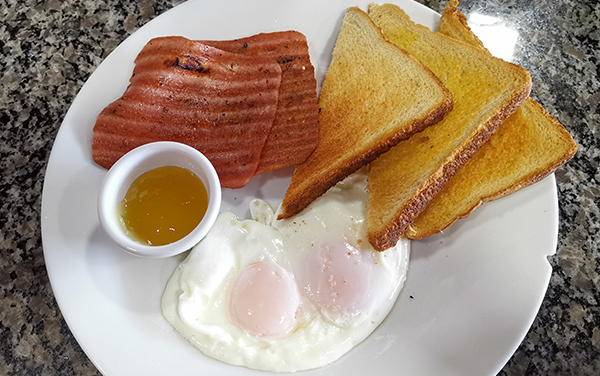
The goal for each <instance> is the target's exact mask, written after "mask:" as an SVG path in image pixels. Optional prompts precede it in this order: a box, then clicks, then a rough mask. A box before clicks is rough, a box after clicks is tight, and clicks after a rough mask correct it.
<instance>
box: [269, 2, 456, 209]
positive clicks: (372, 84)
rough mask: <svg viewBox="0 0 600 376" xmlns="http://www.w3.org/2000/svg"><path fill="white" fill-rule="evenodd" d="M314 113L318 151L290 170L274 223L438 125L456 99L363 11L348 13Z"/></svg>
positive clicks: (356, 9) (350, 10)
mask: <svg viewBox="0 0 600 376" xmlns="http://www.w3.org/2000/svg"><path fill="white" fill-rule="evenodd" d="M423 93H426V94H423ZM319 106H320V110H321V112H320V116H319V123H320V133H319V145H318V146H317V149H316V150H315V152H314V153H313V154H312V155H311V156H310V157H309V158H308V159H307V160H306V162H304V163H302V164H300V165H298V166H297V168H296V170H295V171H294V175H293V176H292V182H291V184H290V186H289V188H288V190H287V192H286V194H285V197H284V199H283V202H282V208H281V214H280V215H279V216H278V219H284V218H289V217H291V216H293V215H295V214H297V213H299V212H300V211H302V210H303V209H304V208H305V207H307V206H308V205H309V204H310V203H311V202H312V201H314V200H315V199H316V198H318V197H319V196H321V195H322V194H323V193H325V192H326V191H327V190H328V189H329V188H330V187H332V186H334V185H335V184H336V183H337V182H339V181H340V180H342V179H343V178H345V177H346V176H348V175H350V174H351V173H353V172H354V171H356V170H358V169H359V168H361V167H362V166H364V165H366V164H368V163H369V162H371V161H373V160H375V159H376V158H377V157H378V156H379V155H381V154H382V153H384V152H386V151H387V150H389V149H390V148H391V147H392V146H394V145H396V144H397V143H398V142H400V141H402V140H405V139H408V138H409V137H411V136H412V135H413V134H415V133H417V132H420V131H422V130H423V129H425V128H426V127H428V126H430V125H432V124H435V123H437V122H439V121H440V120H441V119H442V118H443V117H444V116H445V115H446V114H447V113H448V112H449V111H450V110H451V109H452V107H453V100H452V96H451V94H450V92H449V91H448V90H447V89H446V88H445V87H444V86H443V85H442V84H441V82H440V80H439V79H438V78H437V77H436V76H435V75H434V74H433V73H432V72H431V71H430V70H429V69H428V68H426V67H425V66H424V65H423V64H422V63H421V62H419V61H418V60H416V59H415V58H414V57H412V56H411V55H410V54H408V53H407V52H406V51H404V50H402V49H401V48H400V47H398V46H396V45H394V44H393V43H390V42H389V41H388V40H387V39H386V38H385V36H384V35H383V33H382V32H381V30H380V29H379V28H378V27H377V26H376V25H375V24H374V23H373V21H372V20H371V19H370V18H369V16H368V15H367V14H366V13H365V12H363V11H362V10H360V9H358V8H349V9H348V10H347V12H346V16H345V17H344V21H343V23H342V27H341V29H340V33H339V35H338V40H337V42H336V46H335V48H334V52H333V59H332V63H331V65H330V67H329V70H328V72H327V75H326V77H325V81H324V83H323V89H322V91H321V94H320V96H319Z"/></svg>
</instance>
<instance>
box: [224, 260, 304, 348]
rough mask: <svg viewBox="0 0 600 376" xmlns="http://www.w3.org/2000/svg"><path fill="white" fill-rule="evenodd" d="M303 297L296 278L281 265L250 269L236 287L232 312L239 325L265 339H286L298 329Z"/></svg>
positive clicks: (241, 273)
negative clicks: (286, 336) (297, 324)
mask: <svg viewBox="0 0 600 376" xmlns="http://www.w3.org/2000/svg"><path fill="white" fill-rule="evenodd" d="M299 305H300V293H299V291H298V287H297V285H296V281H295V279H294V276H293V274H291V273H289V272H288V271H286V270H285V269H283V268H282V267H281V266H279V265H276V264H275V265H272V264H267V263H265V262H256V263H254V264H250V265H248V266H246V267H245V268H244V269H243V270H242V271H241V272H240V274H239V276H238V277H237V279H236V281H235V283H234V284H233V287H232V291H231V294H230V296H229V311H230V314H231V316H232V318H233V321H234V322H235V324H236V325H237V326H238V327H239V328H241V329H242V330H245V331H247V332H248V333H250V334H252V335H254V336H258V337H262V336H266V337H276V338H278V337H282V336H283V335H285V334H287V333H288V332H289V331H290V330H292V329H293V328H294V327H295V325H296V311H297V310H298V307H299Z"/></svg>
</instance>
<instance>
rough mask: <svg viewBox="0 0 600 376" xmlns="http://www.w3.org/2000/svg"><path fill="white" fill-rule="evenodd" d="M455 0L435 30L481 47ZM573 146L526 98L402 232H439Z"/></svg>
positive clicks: (535, 176) (547, 167)
mask: <svg viewBox="0 0 600 376" xmlns="http://www.w3.org/2000/svg"><path fill="white" fill-rule="evenodd" d="M457 4H458V1H457V0H450V1H449V2H448V5H447V6H446V8H445V9H444V14H443V15H442V18H441V20H440V24H439V26H438V31H439V32H440V33H443V34H445V35H448V36H451V37H452V38H455V39H458V40H462V41H464V42H465V43H469V44H472V45H475V46H478V47H480V48H481V49H482V50H485V48H484V47H483V44H482V43H481V41H480V40H479V39H478V38H477V37H476V36H475V34H473V33H472V32H471V29H470V28H469V26H467V23H466V18H465V16H464V15H463V14H462V13H461V12H460V11H459V10H458V9H457V8H456V6H457ZM486 51H487V50H486ZM576 151H577V144H576V143H575V141H573V138H572V137H571V135H570V134H569V132H567V130H566V129H565V128H564V127H563V126H562V125H561V124H560V123H559V122H558V121H557V120H556V119H555V118H553V117H552V116H551V115H550V114H548V113H547V112H546V110H544V109H543V108H542V106H540V104H539V103H537V102H536V101H535V100H533V99H531V98H527V99H526V100H525V102H524V103H523V105H522V106H521V108H519V109H518V110H517V112H515V113H514V114H513V115H512V116H511V117H510V118H508V120H506V121H505V122H504V124H502V125H501V126H500V128H499V129H498V131H497V132H496V133H495V134H494V135H493V136H492V137H491V138H490V141H488V142H487V143H486V144H485V145H483V146H482V147H481V149H480V150H479V151H478V152H477V153H476V154H475V155H474V156H473V157H472V158H471V159H470V160H469V161H468V162H467V163H466V164H465V165H464V166H463V167H462V168H461V169H460V170H459V171H458V173H457V174H456V175H455V176H453V177H452V178H451V179H450V180H449V181H448V183H447V184H446V185H445V186H444V188H443V189H442V190H441V191H440V193H438V194H437V195H436V196H435V197H434V198H433V200H431V202H430V203H429V205H427V207H426V208H425V210H424V211H423V212H422V213H421V214H420V215H419V216H418V217H417V219H416V220H415V221H414V222H413V223H412V224H411V225H410V227H409V229H408V230H407V231H406V235H407V236H408V237H409V238H412V239H423V238H425V237H428V236H430V235H433V234H435V233H438V232H441V231H442V230H444V229H446V228H447V227H449V226H450V225H451V224H452V223H454V222H455V221H456V220H457V219H460V218H464V217H466V216H468V215H469V214H470V213H471V212H472V211H473V210H475V208H477V207H478V206H479V205H481V204H482V203H484V202H486V201H492V200H496V199H498V198H501V197H504V196H506V195H509V194H511V193H513V192H516V191H518V190H519V189H521V188H524V187H527V186H529V185H531V184H534V183H536V182H538V181H540V180H541V179H543V178H544V177H546V176H548V175H550V174H551V173H553V172H554V171H555V170H556V169H557V168H559V167H560V166H562V165H563V164H565V163H566V162H567V161H568V160H570V159H571V158H572V157H573V156H574V155H575V152H576Z"/></svg>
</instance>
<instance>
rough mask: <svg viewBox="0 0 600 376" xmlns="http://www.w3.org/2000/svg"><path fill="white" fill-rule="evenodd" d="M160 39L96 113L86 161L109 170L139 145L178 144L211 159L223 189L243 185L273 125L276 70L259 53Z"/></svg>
mask: <svg viewBox="0 0 600 376" xmlns="http://www.w3.org/2000/svg"><path fill="white" fill-rule="evenodd" d="M159 39H163V38H159ZM164 39H165V40H162V41H161V42H160V43H155V41H152V42H151V43H149V44H148V45H147V47H149V48H148V49H147V48H146V47H145V48H144V49H143V50H142V52H140V54H139V55H138V58H137V59H136V66H135V68H134V75H133V76H132V77H131V79H130V85H129V87H128V88H127V90H126V92H125V93H124V95H123V97H122V98H120V99H119V100H117V101H115V102H113V103H112V104H110V105H109V106H108V107H107V108H106V109H105V110H104V111H102V113H101V114H100V115H99V116H98V119H97V122H96V125H95V127H94V138H93V142H92V154H93V157H94V160H95V161H96V162H97V163H98V164H99V165H101V166H103V167H106V168H109V167H110V166H111V165H112V164H113V163H114V162H115V161H116V160H117V159H118V158H120V157H121V156H122V155H123V154H125V153H126V152H128V151H129V150H132V149H133V148H135V147H137V146H140V145H142V144H144V143H148V142H152V141H159V140H166V141H176V142H182V143H186V144H188V145H190V146H192V147H195V148H196V149H198V150H200V151H201V152H203V153H204V154H205V155H206V157H207V158H208V159H209V160H211V162H212V163H213V165H214V166H215V169H216V170H217V172H218V174H219V178H220V179H221V183H222V185H223V186H224V187H230V188H239V187H242V186H244V185H245V184H246V183H247V182H248V181H249V180H250V179H251V178H252V176H254V174H255V172H256V168H257V167H258V164H259V159H260V155H261V152H262V149H263V146H264V143H265V141H266V138H267V136H268V134H269V133H270V130H271V127H272V124H273V119H274V117H275V113H276V110H277V101H278V94H279V86H280V80H281V68H280V67H279V65H278V64H277V63H276V61H275V60H274V59H270V58H265V57H262V56H251V57H248V56H243V55H235V54H231V53H228V52H226V51H222V50H218V49H216V48H213V47H210V46H206V45H203V44H201V43H198V42H192V41H189V40H186V39H185V38H180V37H170V38H164ZM169 41H170V42H172V45H171V46H170V47H168V48H166V47H165V46H166V44H168V43H167V42H169ZM163 42H164V43H163ZM157 47H160V48H157ZM184 58H185V59H184ZM138 62H139V64H138ZM153 77H154V78H153Z"/></svg>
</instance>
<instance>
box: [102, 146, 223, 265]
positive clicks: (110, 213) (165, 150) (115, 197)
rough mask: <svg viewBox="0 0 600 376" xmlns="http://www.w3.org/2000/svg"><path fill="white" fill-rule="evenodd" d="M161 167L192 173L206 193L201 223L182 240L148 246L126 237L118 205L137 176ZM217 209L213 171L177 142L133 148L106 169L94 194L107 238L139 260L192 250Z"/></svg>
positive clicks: (199, 155)
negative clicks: (100, 184)
mask: <svg viewBox="0 0 600 376" xmlns="http://www.w3.org/2000/svg"><path fill="white" fill-rule="evenodd" d="M162 166H178V167H183V168H187V169H188V170H190V171H192V172H193V173H195V174H196V175H197V176H198V177H199V178H200V179H201V180H202V183H204V186H205V187H206V190H207V193H208V208H207V209H206V214H205V215H204V218H202V221H200V223H199V224H198V226H196V228H195V229H194V230H192V232H190V233H189V234H188V235H187V236H185V237H184V238H182V239H180V240H178V241H176V242H174V243H171V244H167V245H161V246H149V245H144V244H141V243H139V242H137V241H135V240H133V239H132V238H130V237H129V236H128V235H127V234H126V233H125V232H124V230H123V227H122V225H121V224H120V220H121V219H120V218H119V213H118V206H119V203H120V202H121V201H122V200H123V198H124V197H125V193H127V190H128V189H129V186H130V185H131V183H132V182H133V181H134V180H135V179H136V178H137V177H138V176H140V175H141V174H143V173H144V172H146V171H149V170H152V169H154V168H157V167H162ZM220 208H221V184H220V182H219V177H218V176H217V172H216V171H215V168H214V167H213V165H212V164H211V163H210V161H209V160H208V159H207V158H206V157H205V156H204V155H203V154H202V153H200V152H199V151H198V150H196V149H194V148H192V147H190V146H188V145H185V144H181V143H178V142H168V141H161V142H153V143H150V144H145V145H142V146H140V147H138V148H136V149H133V150H132V151H130V152H129V153H127V154H125V155H124V156H123V157H121V158H120V159H119V160H118V161H117V162H116V163H115V164H114V165H113V166H112V167H111V168H110V170H108V173H107V174H106V176H105V178H104V181H103V183H102V186H101V187H100V193H99V195H98V217H99V219H100V223H101V225H102V227H103V228H104V230H105V231H106V233H107V234H108V236H109V237H110V238H111V239H112V240H113V241H114V242H115V243H116V244H117V245H119V247H121V248H123V249H124V250H125V251H127V252H129V253H131V254H133V255H136V256H142V257H151V258H163V257H170V256H174V255H177V254H179V253H182V252H185V251H187V250H188V249H190V248H192V247H193V246H195V245H196V244H198V242H200V240H202V238H204V236H205V235H206V233H207V232H208V230H210V228H211V227H212V225H213V224H214V222H215V220H216V219H217V215H218V214H219V210H220Z"/></svg>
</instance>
